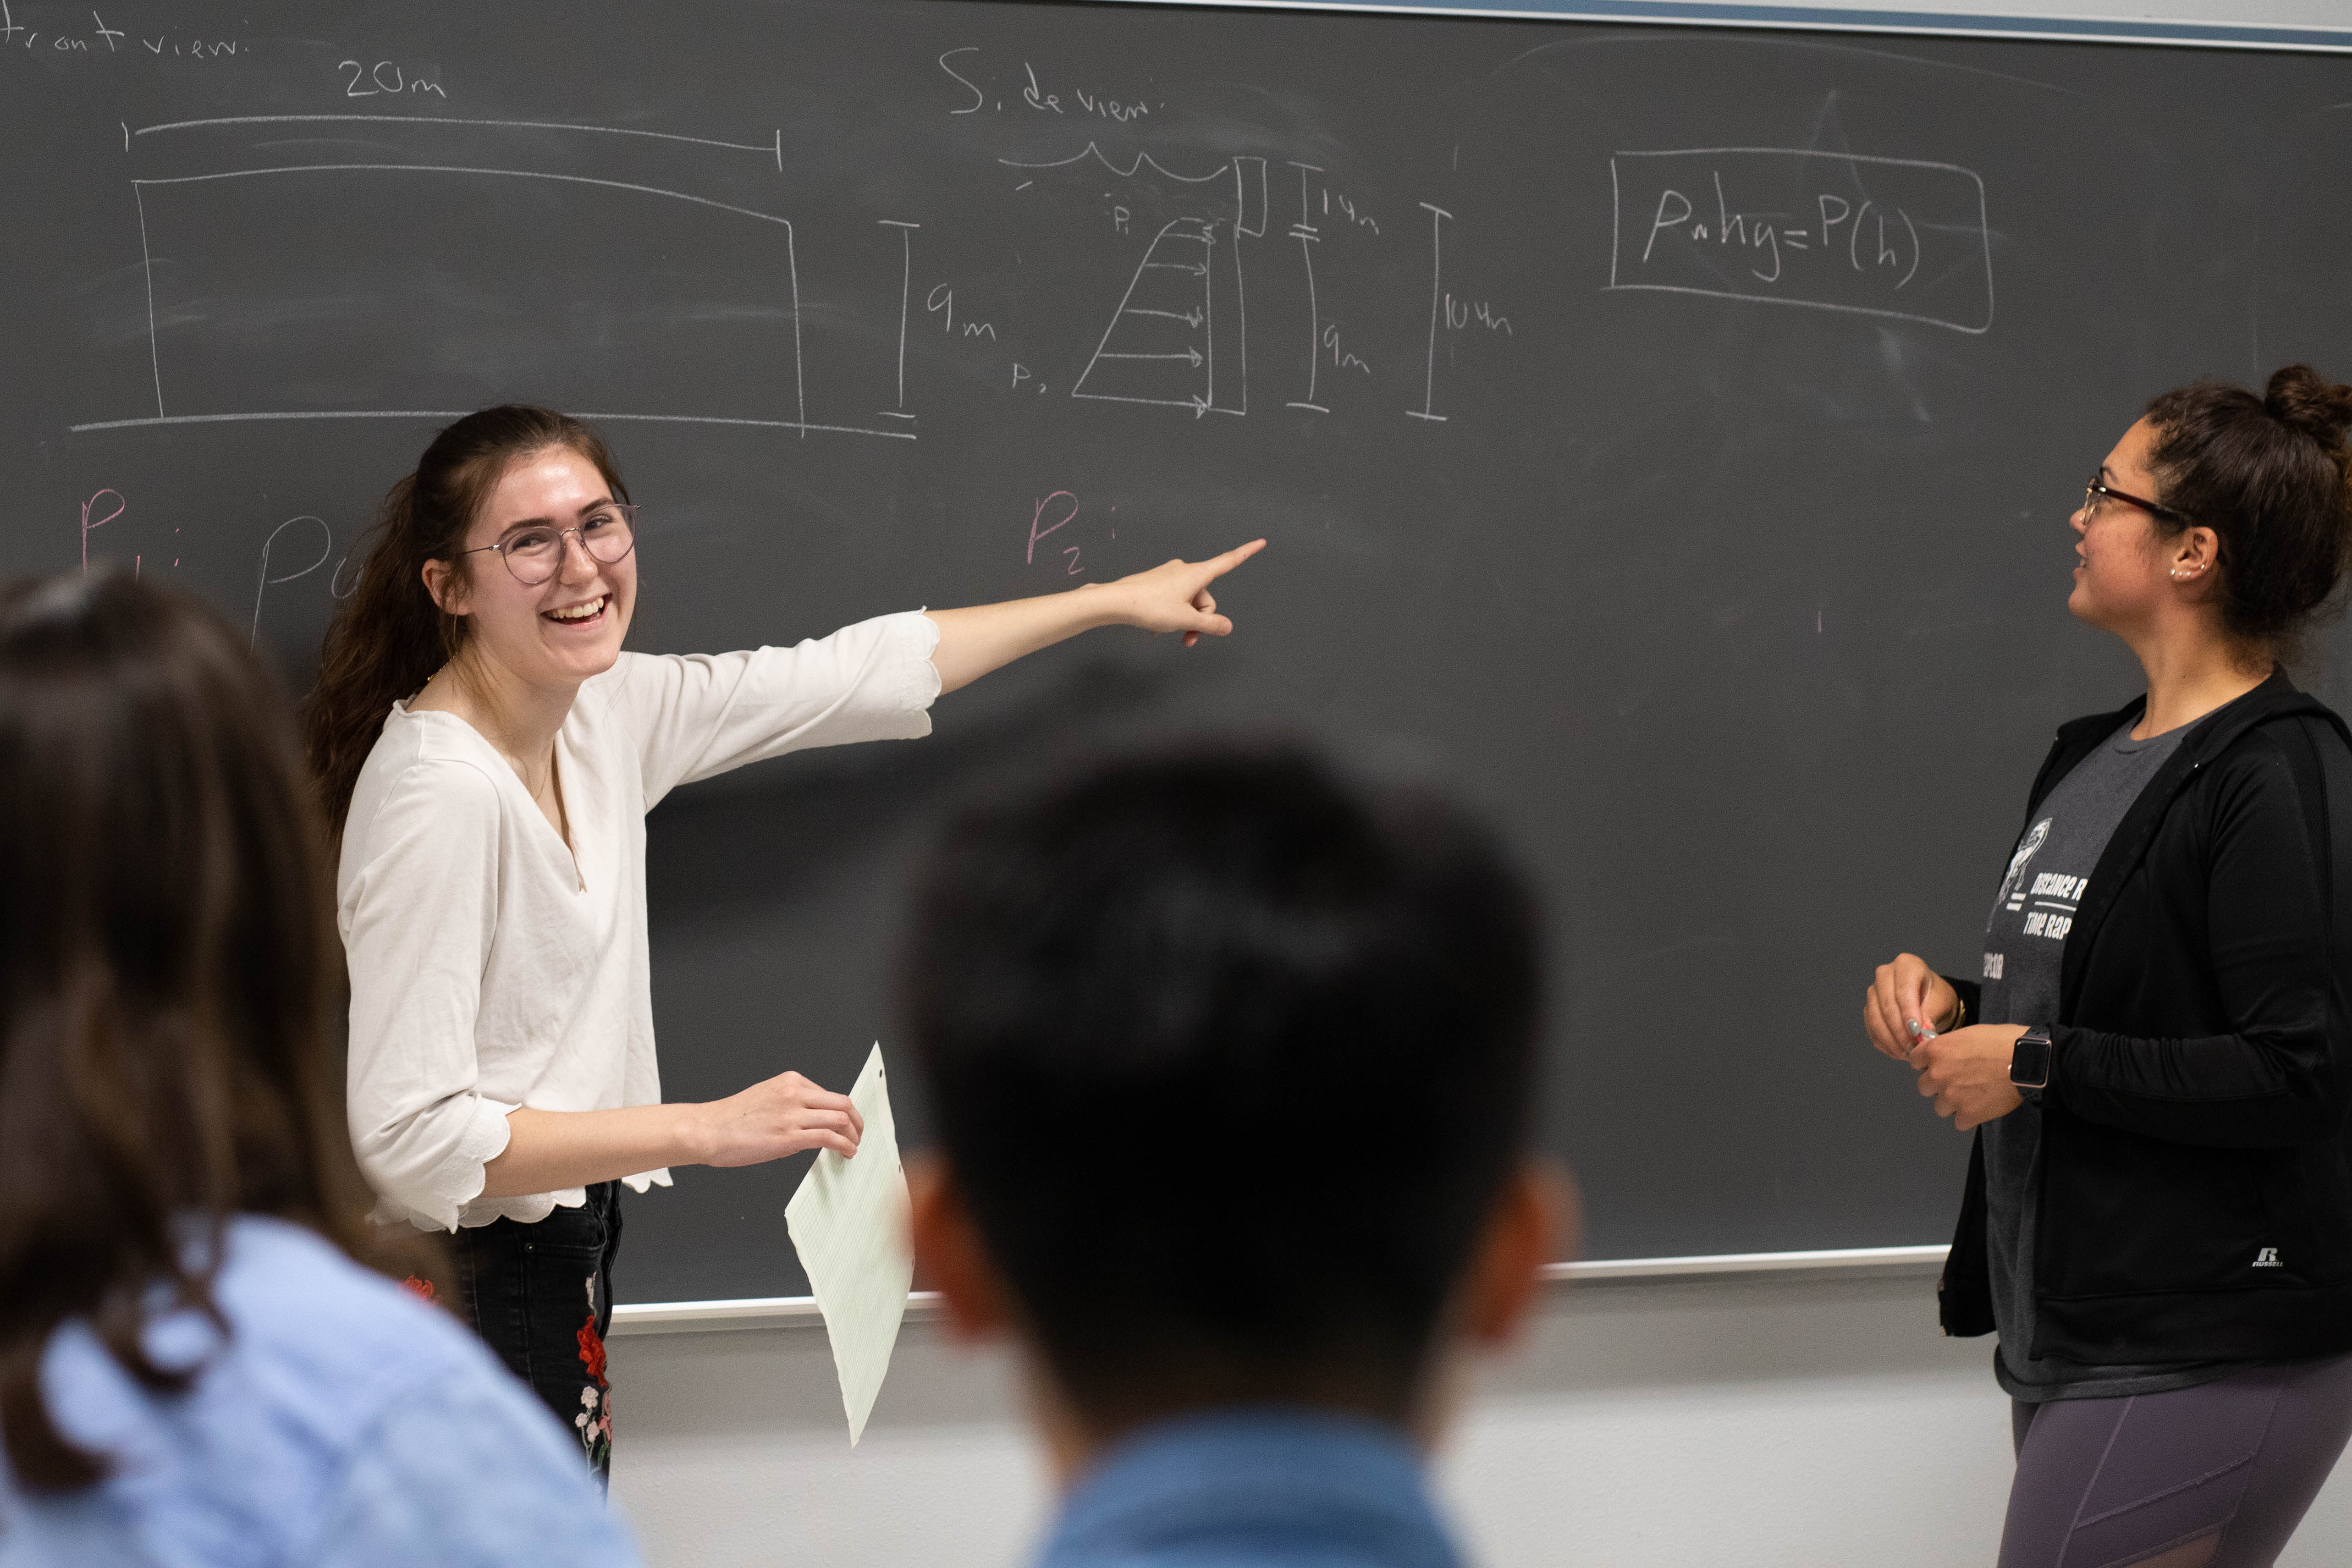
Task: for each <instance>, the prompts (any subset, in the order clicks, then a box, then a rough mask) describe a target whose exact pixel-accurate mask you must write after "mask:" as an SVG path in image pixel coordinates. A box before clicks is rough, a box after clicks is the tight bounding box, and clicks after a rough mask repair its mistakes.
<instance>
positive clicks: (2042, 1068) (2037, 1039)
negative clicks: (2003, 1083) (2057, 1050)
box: [2009, 1034, 2050, 1089]
mask: <svg viewBox="0 0 2352 1568" xmlns="http://www.w3.org/2000/svg"><path fill="white" fill-rule="evenodd" d="M2009 1081H2010V1082H2011V1083H2014V1084H2016V1085H2017V1086H2018V1087H2019V1088H2021V1089H2041V1088H2044V1087H2047V1086H2048V1084H2049V1082H2050V1040H2049V1037H2048V1036H2046V1035H2041V1034H2022V1035H2020V1036H2018V1038H2017V1044H2016V1046H2015V1047H2014V1048H2013V1049H2012V1050H2011V1053H2010V1058H2009Z"/></svg>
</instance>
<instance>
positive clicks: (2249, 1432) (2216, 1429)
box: [2000, 1355, 2352, 1568]
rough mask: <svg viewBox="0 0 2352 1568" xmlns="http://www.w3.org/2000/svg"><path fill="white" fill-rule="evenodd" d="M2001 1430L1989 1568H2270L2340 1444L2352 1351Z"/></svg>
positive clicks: (2057, 1409) (2052, 1409) (2099, 1403)
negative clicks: (2005, 1505)
mask: <svg viewBox="0 0 2352 1568" xmlns="http://www.w3.org/2000/svg"><path fill="white" fill-rule="evenodd" d="M2010 1421H2011V1433H2012V1436H2013V1437H2014V1438H2015V1440H2016V1444H2017V1479H2016V1480H2015V1481H2014V1482H2013V1483H2012V1484H2011V1487H2010V1492H2009V1521H2008V1522H2007V1524H2006V1525H2005V1526H2004V1527H2003V1528H2002V1531H2001V1537H2000V1568H2122V1565H2124V1564H2126V1563H2128V1564H2133V1565H2135V1568H2268V1565H2269V1564H2270V1563H2273V1562H2274V1561H2275V1560H2276V1559H2277V1557H2278V1554H2279V1553H2280V1552H2282V1551H2284V1549H2285V1547H2286V1543H2287V1538H2288V1537H2289V1536H2291V1535H2293V1534H2294V1527H2295V1526H2296V1525H2298V1524H2300V1523H2302V1522H2303V1515H2304V1511H2305V1510H2306V1509H2308V1508H2309V1507H2310V1506H2311V1500H2312V1499H2313V1498H2315V1497H2317V1496H2318V1495H2319V1489H2320V1486H2321V1484H2322V1483H2323V1482H2325V1481H2326V1479H2327V1472H2328V1471H2329V1470H2330V1469H2333V1468H2334V1466H2335V1464H2336V1456H2337V1455H2338V1454H2340V1453H2342V1452H2343V1451H2344V1446H2345V1442H2346V1439H2347V1437H2352V1355H2336V1356H2329V1357H2327V1358H2326V1359H2325V1360H2322V1361H2297V1362H2289V1363H2286V1364H2282V1365H2278V1366H2262V1367H2255V1368H2253V1369H2252V1370H2250V1371H2246V1372H2241V1373H2236V1374H2233V1375H2231V1376H2228V1377H2224V1378H2221V1379H2220V1380H2218V1381H2216V1382H2212V1383H2205V1384H2200V1385H2198V1386H2197V1387H2194V1388H2180V1389H2175V1390H2174V1391H2172V1392H2171V1393H2169V1394H2139V1395H2133V1396H2128V1397H2126V1398H2121V1399H2059V1400H2053V1401H2052V1402H2050V1403H2049V1404H2046V1405H2024V1404H2012V1405H2011V1407H2010Z"/></svg>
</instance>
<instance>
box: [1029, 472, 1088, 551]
mask: <svg viewBox="0 0 2352 1568" xmlns="http://www.w3.org/2000/svg"><path fill="white" fill-rule="evenodd" d="M1056 501H1067V502H1068V503H1069V504H1070V509H1069V510H1068V511H1066V512H1064V513H1063V514H1062V516H1061V517H1060V518H1059V519H1058V520H1057V521H1056V522H1055V524H1054V526H1053V527H1052V528H1041V527H1040V526H1039V525H1040V524H1042V523H1044V522H1045V508H1046V507H1050V506H1052V505H1053V504H1054V503H1055V502H1056ZM1077 515H1078V498H1077V497H1076V496H1073V495H1071V494H1070V493H1069V492H1068V491H1067V490H1056V491H1055V492H1054V493H1053V494H1052V495H1050V496H1048V497H1045V499H1044V500H1042V501H1040V502H1038V503H1037V510H1036V513H1035V515H1034V516H1033V517H1031V518H1030V519H1029V553H1028V555H1027V556H1026V557H1024V559H1026V560H1027V561H1028V562H1029V563H1030V564H1032V565H1034V564H1035V563H1036V559H1037V541H1038V540H1039V539H1042V538H1045V536H1046V535H1047V534H1050V533H1053V532H1055V530H1056V529H1059V528H1067V527H1068V526H1069V524H1070V521H1071V519H1073V518H1074V517H1076V516H1077Z"/></svg>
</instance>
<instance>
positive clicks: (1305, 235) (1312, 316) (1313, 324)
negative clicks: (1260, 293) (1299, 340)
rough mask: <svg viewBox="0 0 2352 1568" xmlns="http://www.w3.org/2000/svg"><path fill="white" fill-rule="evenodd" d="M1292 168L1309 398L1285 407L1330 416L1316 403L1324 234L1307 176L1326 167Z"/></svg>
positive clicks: (1293, 164)
mask: <svg viewBox="0 0 2352 1568" xmlns="http://www.w3.org/2000/svg"><path fill="white" fill-rule="evenodd" d="M1290 166H1291V167H1292V168H1294V169H1296V170H1297V171H1298V221H1297V223H1295V224H1293V225H1290V237H1291V238H1293V239H1295V240H1297V242H1298V262H1299V265H1300V266H1301V267H1305V268H1306V269H1307V395H1306V396H1305V397H1304V398H1302V399H1296V400H1294V401H1292V402H1289V403H1287V404H1286V405H1285V406H1286V407H1289V408H1301V409H1305V410H1307V412H1308V413H1330V412H1331V411H1330V410H1329V409H1328V408H1326V407H1324V406H1323V405H1322V404H1321V403H1319V402H1316V401H1315V383H1316V381H1317V378H1318V376H1319V375H1320V373H1321V371H1322V367H1323V316H1322V309H1323V308H1322V305H1321V303H1320V302H1319V301H1318V299H1317V298H1316V296H1315V246H1317V245H1318V244H1319V243H1321V241H1322V237H1323V231H1322V230H1321V229H1320V228H1319V227H1318V226H1317V225H1316V223H1315V221H1314V220H1315V218H1316V216H1317V214H1316V212H1315V208H1314V204H1313V202H1312V201H1311V200H1310V199H1309V197H1308V196H1307V175H1309V174H1319V173H1321V172H1323V166H1322V165H1321V164H1320V163H1301V162H1298V161H1297V160H1296V159H1293V160H1291V162H1290ZM1334 347H1335V348H1336V347H1337V345H1336V344H1335V345H1334Z"/></svg>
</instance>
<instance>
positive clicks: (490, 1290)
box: [450, 1181, 621, 1484]
mask: <svg viewBox="0 0 2352 1568" xmlns="http://www.w3.org/2000/svg"><path fill="white" fill-rule="evenodd" d="M620 1249H621V1184H620V1183H619V1182H616V1181H607V1182H599V1183H597V1184H596V1185H595V1186H592V1187H590V1188H589V1189H588V1201H587V1202H586V1203H585V1204H584V1205H583V1206H582V1207H578V1208H558V1209H557V1210H556V1211H555V1212H554V1213H552V1214H551V1215H549V1216H548V1217H547V1218H545V1219H542V1220H539V1221H537V1222H536V1223H534V1224H530V1225H526V1224H523V1223H522V1222H521V1221H520V1220H513V1219H495V1220H492V1221H491V1222H490V1223H489V1224H488V1225H480V1226H475V1227H472V1228H465V1229H460V1230H459V1231H458V1232H457V1236H456V1237H455V1238H454V1239H453V1243H452V1246H451V1248H450V1250H451V1251H452V1252H453V1253H455V1254H456V1257H457V1293H458V1298H459V1306H458V1310H459V1314H460V1315H461V1316H462V1317H464V1318H465V1320H466V1321H467V1322H468V1323H471V1324H472V1325H473V1328H474V1332H475V1333H478V1334H480V1335H481V1336H482V1338H483V1340H484V1341H485V1342H486V1343H488V1345H489V1347H490V1349H491V1350H492V1351H493V1352H495V1353H496V1354H497V1355H498V1357H499V1360H500V1361H503V1362H505V1363H506V1364H507V1367H508V1369H509V1371H511V1372H512V1373H513V1374H514V1375H516V1376H517V1377H520V1378H521V1379H522V1380H523V1381H524V1382H525V1383H528V1384H529V1385H530V1387H531V1391H532V1392H533V1393H535V1394H537V1395H538V1396H540V1398H541V1399H542V1400H544V1401H545V1402H546V1404H547V1407H548V1408H549V1409H550V1410H552V1411H554V1412H555V1418H556V1419H557V1420H559V1421H561V1422H562V1423H563V1426H564V1428H565V1429H566V1430H567V1431H569V1432H571V1433H572V1435H573V1436H574V1437H577V1438H578V1439H579V1441H580V1451H581V1453H582V1455H583V1457H584V1458H586V1459H587V1461H588V1464H589V1466H590V1468H591V1469H593V1470H594V1471H595V1472H596V1479H597V1480H598V1482H599V1483H601V1484H609V1482H610V1480H611V1477H612V1470H613V1389H612V1385H611V1384H610V1383H608V1382H606V1381H605V1377H604V1334H605V1332H606V1331H607V1330H608V1329H610V1328H611V1327H612V1326H613V1259H614V1255H615V1254H616V1253H618V1252H619V1251H620Z"/></svg>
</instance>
